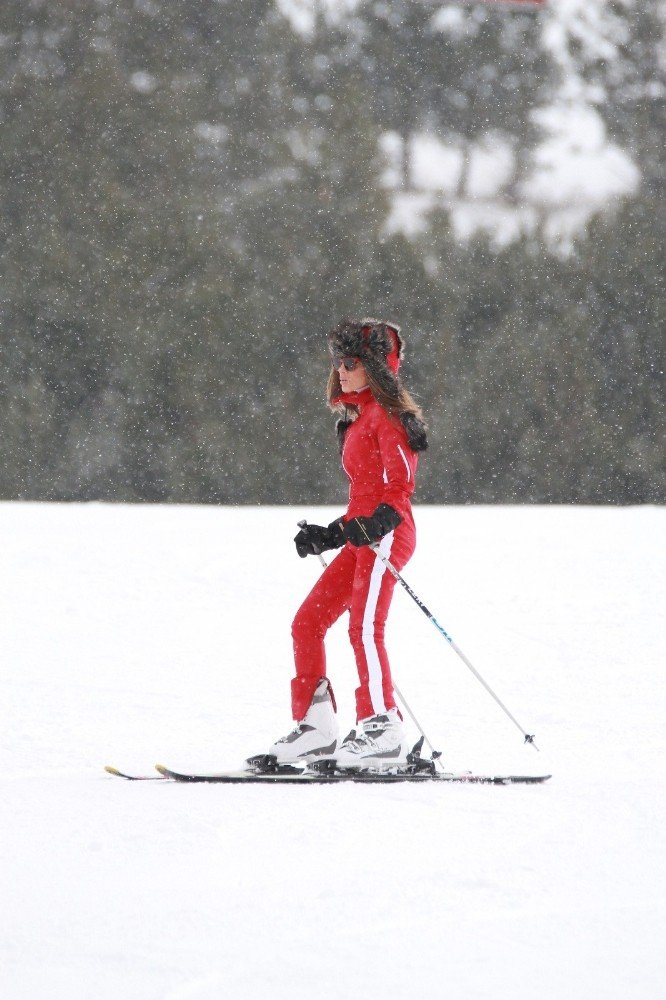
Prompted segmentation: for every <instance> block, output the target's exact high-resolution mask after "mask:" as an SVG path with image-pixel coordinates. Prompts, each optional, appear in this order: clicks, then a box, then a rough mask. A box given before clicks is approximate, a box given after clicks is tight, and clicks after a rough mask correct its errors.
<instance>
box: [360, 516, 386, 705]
mask: <svg viewBox="0 0 666 1000" xmlns="http://www.w3.org/2000/svg"><path fill="white" fill-rule="evenodd" d="M392 545H393V532H392V531H390V532H389V533H388V535H385V536H384V538H382V540H381V542H380V543H379V551H380V552H381V554H382V555H383V556H384V558H385V559H390V558H391V546H392ZM385 572H386V566H385V565H384V563H383V562H382V561H381V559H380V558H379V557H378V556H377V555H375V564H374V566H373V567H372V573H371V574H370V586H369V587H368V597H367V600H366V602H365V610H364V612H363V627H362V629H361V641H362V643H363V649H364V651H365V659H366V663H367V664H368V687H369V690H370V701H371V702H372V710H373V714H374V715H384V714H385V713H386V712H387V711H388V709H387V708H386V702H385V701H384V685H383V683H382V665H381V663H380V662H379V654H378V652H377V644H376V643H375V613H376V611H377V602H378V601H379V591H380V590H381V586H382V579H383V577H384V573H385Z"/></svg>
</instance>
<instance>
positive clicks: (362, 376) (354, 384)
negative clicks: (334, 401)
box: [336, 361, 368, 392]
mask: <svg viewBox="0 0 666 1000" xmlns="http://www.w3.org/2000/svg"><path fill="white" fill-rule="evenodd" d="M336 371H337V373H338V375H339V377H340V385H341V386H342V391H343V392H358V390H359V389H363V388H364V387H365V386H366V385H367V384H368V376H367V375H366V373H365V368H364V367H363V365H362V364H361V362H360V361H357V363H356V367H355V368H354V370H353V371H351V372H350V371H347V369H346V368H345V365H344V361H341V362H340V364H339V365H338V366H337V369H336Z"/></svg>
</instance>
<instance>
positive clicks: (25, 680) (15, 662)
mask: <svg viewBox="0 0 666 1000" xmlns="http://www.w3.org/2000/svg"><path fill="white" fill-rule="evenodd" d="M333 513H334V511H332V510H329V509H327V510H318V509H308V508H299V509H294V508H261V509H257V508H221V509H220V508H213V507H209V508H191V507H190V508H186V507H166V506H163V507H153V506H136V507H131V506H111V505H75V504H72V505H57V504H53V505H33V504H4V505H0V529H1V532H2V560H1V563H0V565H1V570H0V590H1V592H2V604H1V611H0V656H1V658H2V666H1V677H2V708H1V712H2V715H1V718H0V748H1V751H0V752H1V760H2V770H1V782H2V784H1V788H2V795H1V800H2V808H1V812H0V842H1V844H2V854H1V857H0V900H1V904H0V906H1V912H2V924H1V934H0V996H2V997H3V998H4V1000H42V998H44V1000H46V998H48V1000H121V998H122V1000H213V998H215V1000H218V998H221V997H230V998H234V1000H235V998H239V1000H240V998H243V1000H280V998H287V997H289V998H290V1000H305V998H307V1000H313V998H317V1000H346V998H348V997H350V996H356V995H358V996H377V997H381V998H383V1000H394V998H396V1000H397V998H400V1000H402V998H419V1000H435V998H437V1000H439V998H444V997H446V998H448V1000H476V998H479V1000H481V998H483V1000H486V998H488V1000H491V998H492V1000H504V998H506V1000H509V998H510V1000H515V998H516V997H536V996H538V997H539V1000H565V998H566V1000H577V998H581V1000H582V998H585V1000H610V998H613V1000H615V998H617V1000H626V998H629V997H630V998H632V1000H641V998H650V1000H654V998H656V997H657V996H660V995H662V994H663V986H664V982H665V981H666V963H665V961H664V948H663V942H664V940H666V926H665V921H664V915H665V911H666V902H665V899H664V872H665V866H664V854H663V839H664V829H665V827H666V804H665V800H664V787H665V786H664V770H665V769H664V753H665V750H666V747H665V742H666V741H665V733H666V726H665V722H664V720H665V717H666V693H665V685H664V679H663V674H664V665H665V662H666V657H665V655H664V641H663V636H664V624H665V622H664V595H665V590H666V588H665V582H666V580H665V577H666V560H665V559H664V528H665V526H666V515H665V512H664V510H663V509H655V508H633V509H610V508H599V509H591V508H547V509H546V508H521V507H512V508H506V507H504V508H498V507H486V508H434V507H430V508H429V507H421V508H419V509H418V511H417V524H418V528H419V533H420V547H419V550H418V552H417V555H416V556H415V557H414V559H413V560H412V563H411V564H410V565H409V567H408V568H407V570H406V571H405V576H406V578H407V580H408V581H409V582H410V583H411V585H412V586H413V587H414V589H415V590H416V591H417V593H419V594H420V595H421V596H422V597H423V599H424V600H425V602H426V603H427V604H428V606H429V607H430V608H431V609H432V611H433V612H434V613H435V614H436V615H437V617H438V618H439V620H440V621H441V622H442V624H443V625H444V626H445V627H446V628H447V629H448V630H449V631H450V632H451V634H452V635H453V637H454V638H455V639H456V641H457V642H458V644H459V645H460V646H461V648H462V649H463V650H464V651H465V652H466V654H467V655H468V656H469V657H470V659H471V660H472V662H473V663H474V664H475V665H476V667H477V668H478V670H479V671H480V672H481V673H482V674H483V675H484V676H485V678H486V679H487V681H488V682H489V683H490V684H492V685H493V686H494V687H495V688H496V690H497V691H498V693H499V695H500V696H501V697H502V698H503V699H504V701H505V702H506V703H507V705H508V706H509V707H510V709H511V710H512V711H513V713H514V714H515V715H516V717H517V718H518V720H519V721H520V723H521V724H522V725H523V726H524V727H525V728H526V729H527V730H528V731H529V732H534V733H535V734H536V737H537V742H538V745H539V747H540V748H541V750H540V752H539V753H537V752H535V751H534V750H533V749H532V748H530V747H529V746H523V745H522V740H521V737H520V734H519V733H518V732H517V730H515V729H514V728H513V726H512V725H511V723H510V722H509V721H508V720H507V719H506V718H505V717H504V716H503V715H502V713H501V712H500V710H499V709H498V708H497V706H496V705H495V704H494V702H493V701H492V700H491V699H490V698H489V697H488V695H487V693H486V692H485V691H484V690H483V689H482V688H481V687H480V686H479V684H478V683H477V681H475V679H474V678H473V677H472V676H471V675H470V674H469V672H468V671H467V670H466V668H465V667H464V665H463V664H462V663H461V662H460V661H459V660H458V659H457V657H456V656H455V654H454V653H453V652H452V651H451V650H450V648H449V647H448V646H447V644H446V643H445V642H444V641H443V640H442V638H441V637H440V636H439V635H438V633H437V632H436V631H435V629H433V628H432V626H431V625H430V624H429V623H428V622H427V620H426V619H425V618H424V617H423V616H422V615H421V613H420V612H419V610H418V608H416V606H415V605H414V604H413V603H412V602H411V601H410V600H409V598H408V597H407V595H405V594H404V593H403V592H401V591H398V592H397V593H396V595H395V600H394V606H393V612H392V620H391V622H390V627H389V633H388V639H389V643H390V649H391V652H392V660H393V664H394V671H395V675H396V680H397V682H398V684H399V686H400V687H401V689H402V690H403V692H404V694H405V696H406V697H407V698H408V700H409V701H410V704H411V706H412V708H413V710H414V711H415V713H416V715H417V716H418V717H420V720H421V722H422V724H423V725H424V728H426V730H427V731H428V733H429V734H430V735H431V736H432V739H433V741H434V742H435V743H436V744H438V745H440V746H441V748H442V749H443V751H444V759H445V761H446V763H447V765H449V766H450V767H451V768H459V767H469V768H475V769H476V768H479V769H480V768H483V769H488V770H508V769H511V770H520V771H532V772H541V771H548V772H550V771H552V774H553V778H552V780H551V781H550V782H549V783H548V784H546V785H544V786H534V787H529V786H526V787H521V786H516V787H506V788H505V787H485V786H469V787H465V786H446V785H432V786H422V785H418V786H409V785H408V786H403V785H401V786H395V787H393V786H372V787H358V786H348V785H345V786H334V787H326V786H318V787H308V788H302V787H299V788H294V787H283V786H275V787H237V786H215V785H211V786H177V785H170V784H167V783H164V784H161V783H159V782H156V783H154V784H153V783H143V784H141V783H138V784H130V783H127V782H122V781H120V780H119V779H115V778H112V777H109V776H107V775H106V774H105V773H104V771H103V770H102V767H103V765H104V764H106V763H113V764H115V765H117V766H119V767H123V768H127V769H133V768H136V769H140V770H145V769H147V768H148V769H149V768H150V766H151V765H152V764H153V763H154V762H156V761H162V762H164V763H167V764H171V765H172V766H180V767H200V768H215V769H219V768H221V767H224V766H227V765H237V764H238V763H239V760H240V759H241V758H242V757H243V756H244V755H245V753H246V752H252V751H257V750H260V749H262V748H263V747H264V746H265V745H266V744H267V743H268V742H269V741H271V740H272V739H273V738H274V737H276V736H277V735H279V734H281V733H282V732H284V731H286V727H289V725H290V719H289V713H288V685H289V679H290V676H291V661H290V634H289V625H290V621H291V616H292V614H293V611H294V610H295V608H296V607H297V605H298V603H299V600H300V598H301V596H304V595H305V593H306V591H307V590H308V588H309V586H310V585H311V584H312V583H313V582H314V580H315V578H316V577H317V574H318V572H319V568H318V564H317V562H316V560H313V559H308V560H305V561H301V560H299V559H298V558H297V557H296V555H295V553H294V551H293V547H292V543H291V538H292V537H293V534H294V532H295V521H296V520H297V519H298V518H299V517H303V516H305V517H307V518H308V519H309V520H322V521H323V522H324V523H327V521H328V520H330V517H331V516H332V514H333ZM329 669H330V674H331V676H332V679H333V681H334V684H335V686H336V692H337V695H338V704H339V708H340V711H341V713H342V724H343V725H345V724H346V723H347V721H348V723H349V726H350V727H351V725H352V722H353V718H352V691H353V687H354V670H353V665H352V661H351V657H350V654H349V651H348V648H347V639H346V635H345V629H344V625H343V624H342V623H340V625H339V626H336V629H335V630H334V632H333V633H332V634H331V637H330V643H329Z"/></svg>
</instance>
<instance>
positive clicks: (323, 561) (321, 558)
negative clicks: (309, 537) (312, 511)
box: [296, 518, 328, 566]
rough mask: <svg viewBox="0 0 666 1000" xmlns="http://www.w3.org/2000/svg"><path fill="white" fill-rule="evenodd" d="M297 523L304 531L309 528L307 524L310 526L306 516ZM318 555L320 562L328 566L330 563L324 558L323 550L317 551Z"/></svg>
mask: <svg viewBox="0 0 666 1000" xmlns="http://www.w3.org/2000/svg"><path fill="white" fill-rule="evenodd" d="M296 523H297V524H298V527H299V528H300V529H301V530H302V531H304V530H305V529H306V528H307V526H308V522H307V521H306V520H305V518H303V520H302V521H297V522H296ZM317 556H318V558H319V562H320V563H321V564H322V566H328V563H327V562H326V560H325V559H324V557H323V555H322V554H321V552H318V553H317Z"/></svg>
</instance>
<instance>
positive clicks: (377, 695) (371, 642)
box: [291, 522, 416, 722]
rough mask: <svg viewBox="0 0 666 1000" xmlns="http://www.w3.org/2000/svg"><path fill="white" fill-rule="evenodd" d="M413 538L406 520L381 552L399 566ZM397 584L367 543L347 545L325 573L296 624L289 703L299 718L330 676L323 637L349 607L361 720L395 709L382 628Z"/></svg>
mask: <svg viewBox="0 0 666 1000" xmlns="http://www.w3.org/2000/svg"><path fill="white" fill-rule="evenodd" d="M415 542H416V539H415V533H414V529H413V527H412V526H411V525H410V524H408V523H407V524H405V523H404V522H403V524H401V525H400V526H399V527H398V528H397V529H396V530H395V531H392V532H390V534H388V535H386V537H385V538H383V539H382V541H381V543H380V552H381V554H382V555H383V556H384V558H386V559H389V561H390V562H391V563H392V565H393V566H395V568H396V569H397V570H400V569H402V567H403V566H405V564H406V563H407V562H408V560H409V558H410V556H411V555H412V553H413V552H414V548H415ZM395 583H396V581H395V578H394V577H393V575H392V574H391V573H390V571H389V570H388V569H387V568H386V566H385V565H384V563H383V562H382V561H381V559H380V558H379V557H378V555H377V554H376V553H375V552H374V551H373V550H372V549H371V548H370V547H369V546H367V545H364V546H361V547H359V548H356V547H355V546H353V545H350V544H347V545H345V547H344V548H343V549H342V551H341V552H340V553H339V555H337V556H336V557H335V559H334V560H333V561H332V562H331V563H330V564H329V565H328V566H327V568H326V569H325V570H324V572H323V573H322V574H321V576H320V577H319V580H318V581H317V583H316V584H315V586H314V587H313V589H312V590H311V591H310V593H309V594H308V596H307V597H306V599H305V601H304V602H303V604H302V605H301V607H300V608H299V610H298V612H297V614H296V617H295V618H294V622H293V625H292V636H293V640H294V661H295V664H296V676H295V677H294V679H293V681H292V684H291V693H292V699H291V701H292V712H293V716H294V719H295V720H296V721H297V722H300V721H301V720H302V719H303V717H304V715H305V713H306V712H307V710H308V708H309V707H310V703H311V701H312V696H313V694H314V690H315V687H316V686H317V681H318V680H319V679H320V678H321V677H325V676H326V652H325V649H324V636H325V635H326V632H327V631H328V630H329V628H330V627H331V625H333V623H334V622H336V621H337V620H338V618H340V616H341V615H342V614H344V612H345V611H349V638H350V641H351V644H352V648H353V650H354V656H355V657H356V666H357V669H358V676H359V681H360V683H359V686H358V688H357V689H356V718H357V720H358V719H367V718H368V717H369V716H371V715H381V714H384V713H385V712H387V711H388V710H389V709H391V708H394V707H395V698H394V694H393V683H392V681H391V668H390V666H389V661H388V656H387V655H386V648H385V646H384V626H385V624H386V616H387V615H388V610H389V606H390V604H391V597H392V596H393V590H394V587H395Z"/></svg>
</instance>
